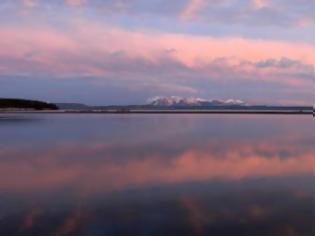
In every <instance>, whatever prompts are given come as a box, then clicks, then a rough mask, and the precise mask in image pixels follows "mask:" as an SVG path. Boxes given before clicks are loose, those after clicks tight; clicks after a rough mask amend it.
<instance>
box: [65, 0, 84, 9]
mask: <svg viewBox="0 0 315 236" xmlns="http://www.w3.org/2000/svg"><path fill="white" fill-rule="evenodd" d="M65 1H66V3H67V4H68V5H69V6H71V7H79V6H83V5H84V4H86V2H87V0H65Z"/></svg>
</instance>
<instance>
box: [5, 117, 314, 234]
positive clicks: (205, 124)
mask: <svg viewBox="0 0 315 236" xmlns="http://www.w3.org/2000/svg"><path fill="white" fill-rule="evenodd" d="M314 173H315V121H314V119H313V117H312V116H272V115H268V116H256V115H128V114H127V115H93V114H86V115H70V114H67V115H61V114H57V115H49V114H47V115H43V114H39V115H9V116H8V115H7V116H6V117H4V115H2V116H1V118H0V235H4V236H7V235H8V236H11V235H13V236H14V235H56V236H61V235H115V236H116V235H118V236H120V235H166V236H167V235H172V236H173V235H215V236H216V235H220V236H221V235H223V236H224V235H233V236H235V235H236V236H237V235H242V236H243V235H244V236H247V235H250V236H253V235H268V236H273V235H274V236H279V235H280V236H299V235H301V236H304V235H305V236H308V235H310V236H311V235H315V174H314Z"/></svg>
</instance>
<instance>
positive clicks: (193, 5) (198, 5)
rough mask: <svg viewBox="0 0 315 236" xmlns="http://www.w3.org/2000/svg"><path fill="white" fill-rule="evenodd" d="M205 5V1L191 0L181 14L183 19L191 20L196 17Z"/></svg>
mask: <svg viewBox="0 0 315 236" xmlns="http://www.w3.org/2000/svg"><path fill="white" fill-rule="evenodd" d="M205 4H206V1H205V0H189V1H188V4H187V6H186V7H185V8H184V9H183V11H182V12H181V18H182V19H190V18H192V17H194V16H195V14H196V13H198V11H199V10H201V9H202V7H203V6H204V5H205Z"/></svg>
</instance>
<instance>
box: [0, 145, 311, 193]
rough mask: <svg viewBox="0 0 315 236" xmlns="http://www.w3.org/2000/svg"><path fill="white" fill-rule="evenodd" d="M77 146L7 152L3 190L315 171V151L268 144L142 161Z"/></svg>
mask: <svg viewBox="0 0 315 236" xmlns="http://www.w3.org/2000/svg"><path fill="white" fill-rule="evenodd" d="M74 147H75V146H70V147H66V146H63V147H57V148H55V149H53V150H50V149H45V148H44V149H43V150H37V151H35V152H34V151H32V150H27V149H26V150H15V149H14V150H12V149H8V148H7V149H4V150H2V151H1V153H0V158H1V162H0V170H1V173H0V176H1V180H2V181H0V188H1V189H6V190H8V189H11V190H21V191H23V190H28V189H36V188H39V189H41V188H58V187H62V186H66V185H68V184H71V185H72V187H76V188H79V189H82V190H89V191H111V190H115V189H121V188H124V187H127V186H134V185H135V186H136V185H148V184H154V183H155V184H159V183H181V182H185V181H186V182H189V181H205V180H211V179H223V180H241V179H243V178H251V177H268V176H269V177H271V176H290V175H310V174H312V173H313V171H314V167H315V160H314V147H313V148H311V147H309V148H304V149H303V148H300V147H299V146H288V145H284V146H279V145H274V144H272V143H269V142H265V143H260V144H257V145H255V143H250V144H244V143H240V144H239V145H235V146H234V148H229V149H227V150H225V149H224V147H220V148H219V149H220V150H219V151H218V150H217V151H212V150H214V149H215V148H217V147H216V145H213V144H211V143H210V144H209V145H208V147H207V148H206V149H202V150H198V149H197V150H196V149H192V150H190V149H187V150H182V153H179V154H176V153H172V154H171V155H170V154H169V155H167V154H165V155H164V153H159V152H158V151H156V150H155V151H154V150H153V151H152V152H151V154H149V152H148V153H141V152H140V153H141V155H142V157H139V156H138V155H137V149H131V151H130V152H128V151H127V150H126V151H124V152H117V149H116V147H112V146H108V145H106V144H105V145H104V146H102V145H91V146H89V145H86V146H81V147H78V148H77V149H75V148H74ZM283 153H285V155H284V154H283ZM146 155H147V156H146ZM20 156H23V158H20ZM165 156H168V157H169V158H168V159H166V158H165ZM17 157H19V158H17ZM15 173H19V174H18V175H16V174H15Z"/></svg>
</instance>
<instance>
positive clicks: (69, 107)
mask: <svg viewBox="0 0 315 236" xmlns="http://www.w3.org/2000/svg"><path fill="white" fill-rule="evenodd" d="M56 105H57V107H58V108H59V109H62V110H84V109H89V108H90V107H89V106H88V105H85V104H82V103H56Z"/></svg>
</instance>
